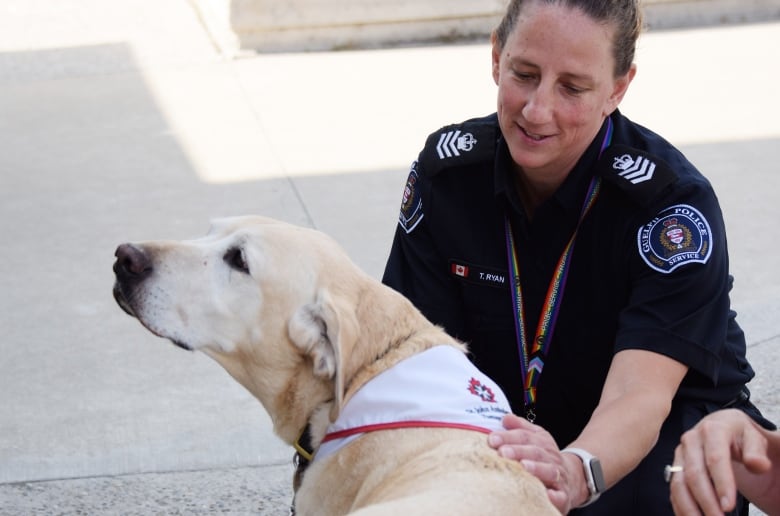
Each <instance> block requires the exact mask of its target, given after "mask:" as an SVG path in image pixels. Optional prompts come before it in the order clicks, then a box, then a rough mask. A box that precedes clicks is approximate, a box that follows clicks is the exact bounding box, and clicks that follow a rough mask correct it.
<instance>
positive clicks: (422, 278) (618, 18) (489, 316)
mask: <svg viewBox="0 0 780 516" xmlns="http://www.w3.org/2000/svg"><path fill="white" fill-rule="evenodd" d="M637 4H638V2H637V1H635V0H513V1H512V2H511V3H510V5H509V7H508V10H507V13H506V15H505V17H504V19H503V21H502V23H501V24H500V26H499V27H498V29H497V30H496V31H495V33H494V35H493V38H492V42H493V51H492V63H493V68H492V70H493V78H494V79H495V82H496V84H497V85H498V110H497V113H496V114H494V115H491V116H488V117H485V118H480V119H474V120H469V121H467V122H464V123H462V124H457V125H453V126H448V127H444V128H442V129H440V130H439V131H437V132H435V133H433V134H432V135H431V136H430V137H429V139H428V141H427V142H426V145H425V148H424V149H423V151H422V152H421V153H420V156H419V158H418V160H417V161H416V162H415V163H414V164H413V166H412V169H411V172H410V174H409V179H408V181H407V184H406V189H405V191H404V198H403V203H402V207H401V215H400V218H399V226H398V228H397V231H396V235H395V239H394V242H393V247H392V250H391V253H390V257H389V260H388V263H387V267H386V270H385V275H384V279H383V281H384V282H385V283H386V284H388V285H390V286H391V287H393V288H395V289H396V290H398V291H400V292H402V293H403V294H404V295H406V296H407V297H408V298H409V299H411V300H412V302H413V303H414V304H415V305H416V306H417V307H418V308H420V310H421V311H422V312H423V313H424V314H425V315H426V316H427V317H428V318H429V319H431V320H432V321H433V322H435V323H437V324H440V325H442V326H443V327H444V328H445V329H446V330H447V331H448V332H450V333H451V334H453V335H454V336H456V337H458V338H460V339H462V340H464V341H466V342H468V343H469V345H470V350H471V353H472V358H473V360H474V362H475V363H476V364H477V365H478V366H479V367H480V368H481V369H482V370H483V371H484V372H486V373H488V374H489V375H491V376H492V377H493V378H494V379H495V380H496V381H497V382H498V383H499V385H501V387H502V388H503V389H504V391H505V392H506V394H507V396H508V397H509V400H510V402H511V403H512V407H513V411H514V412H515V413H517V414H520V415H522V416H523V417H517V416H511V417H508V418H507V419H506V420H505V421H504V426H505V427H506V429H507V430H506V431H505V432H498V433H495V434H493V435H491V436H490V442H491V444H492V445H493V446H495V447H496V448H497V449H498V452H499V453H501V454H503V455H504V456H507V457H511V458H514V459H517V460H520V461H522V462H523V463H524V464H525V465H526V467H527V468H528V469H529V470H530V471H531V472H532V473H534V474H535V475H536V476H537V477H538V478H540V479H541V480H542V482H543V483H544V484H545V485H546V486H547V488H548V492H549V495H550V498H551V500H552V501H553V503H554V504H555V505H556V506H557V507H558V508H559V509H560V510H561V511H562V512H564V513H565V512H568V511H569V510H572V509H579V510H578V511H577V513H578V514H609V515H614V514H632V515H641V514H647V515H653V516H658V515H661V514H671V513H672V508H671V504H670V502H669V491H668V485H666V483H665V482H664V479H663V468H664V465H666V464H669V463H671V460H672V458H673V453H674V447H675V446H676V444H677V442H678V441H679V437H680V435H681V434H682V433H683V432H684V431H685V430H686V429H688V428H690V427H691V426H693V424H695V422H696V421H698V420H699V419H700V418H701V417H703V416H704V415H705V414H706V413H708V412H710V411H713V410H715V409H717V408H720V407H722V406H726V405H731V406H734V407H737V408H740V409H742V410H745V411H749V412H750V413H751V414H752V415H753V416H754V417H755V418H760V414H759V413H758V411H757V410H756V409H755V407H753V406H752V405H751V404H750V402H749V400H748V392H747V389H746V388H745V384H746V383H747V382H748V381H749V380H750V379H751V378H752V376H753V371H752V369H751V367H750V365H749V364H748V363H747V361H746V359H745V341H744V337H743V334H742V331H741V330H740V328H739V326H738V325H737V323H736V321H735V320H734V314H733V312H732V311H731V310H730V307H729V295H728V293H729V290H730V287H731V278H730V276H729V273H728V253H727V250H726V238H725V233H724V225H723V220H722V215H721V211H720V208H719V206H718V203H717V199H716V197H715V194H714V193H713V191H712V188H711V186H710V184H709V183H708V182H707V180H706V179H705V178H704V177H702V175H701V174H700V173H699V172H698V171H697V170H696V169H695V168H694V167H693V165H691V164H690V163H689V162H688V161H687V160H686V159H685V157H684V156H683V155H682V154H681V153H680V152H679V151H677V150H676V149H675V148H673V147H672V146H671V145H670V144H669V143H668V142H666V141H665V140H663V139H662V138H661V137H659V136H658V135H656V134H654V133H652V132H650V131H649V130H647V129H645V128H643V127H640V126H639V125H637V124H634V123H633V122H631V121H629V120H628V119H627V118H625V117H624V116H622V115H621V114H620V113H619V112H618V111H617V106H618V104H619V103H620V101H621V100H622V98H623V96H624V95H625V93H626V91H627V89H628V87H629V85H630V83H631V81H632V79H633V78H634V75H635V73H636V69H635V66H634V64H633V57H634V48H635V44H636V40H637V37H638V34H639V30H640V27H641V15H640V12H639V8H638V5H637ZM537 321H538V323H537ZM763 423H764V424H766V425H770V423H768V422H765V421H763ZM562 449H563V450H562Z"/></svg>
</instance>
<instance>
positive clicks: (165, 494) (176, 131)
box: [0, 0, 780, 515]
mask: <svg viewBox="0 0 780 516" xmlns="http://www.w3.org/2000/svg"><path fill="white" fill-rule="evenodd" d="M152 3H154V6H155V9H151V8H150V6H151V5H152ZM160 6H163V7H162V8H161V7H160ZM0 9H2V10H3V11H2V12H0V114H1V115H0V142H1V143H0V149H2V152H0V235H2V237H3V244H2V247H1V248H0V258H1V259H2V260H1V261H0V263H2V265H3V269H4V270H3V274H1V275H0V292H1V293H2V295H0V328H2V335H3V338H2V340H1V341H0V350H1V351H2V353H0V514H2V515H5V514H8V515H11V514H75V513H88V514H147V513H162V514H185V513H186V514H206V513H216V512H232V513H254V514H278V513H281V512H282V511H283V510H284V507H285V506H286V504H287V503H288V496H289V485H288V474H289V473H290V466H289V459H290V455H291V451H290V450H289V449H288V448H287V447H286V446H285V445H283V444H282V443H281V442H280V441H279V440H278V439H277V438H276V437H274V436H273V434H272V431H271V429H270V423H269V421H268V418H267V416H266V415H265V414H264V412H263V410H262V407H261V406H260V405H259V404H258V403H257V402H256V401H255V400H254V399H253V398H251V397H250V396H249V395H248V394H247V393H245V392H244V391H243V390H242V388H240V387H239V386H238V385H237V384H236V383H235V382H233V380H232V379H231V378H229V377H228V375H227V374H226V373H224V372H223V371H222V370H221V369H220V368H219V367H218V366H217V365H216V364H214V363H212V362H211V361H210V360H209V359H207V358H206V357H205V356H204V355H199V354H189V353H185V352H182V351H181V350H179V349H176V348H174V347H173V346H170V345H168V343H167V342H165V341H162V340H160V339H157V338H155V337H153V336H151V335H150V334H149V333H147V332H146V331H145V330H143V329H142V328H141V327H140V325H139V324H138V323H137V322H136V321H134V320H132V319H131V318H129V317H127V316H125V315H124V314H123V313H122V312H121V311H120V310H119V309H118V308H117V307H116V306H115V304H114V301H113V299H112V297H111V285H112V283H113V275H112V272H111V264H112V261H113V251H114V248H115V247H116V245H117V244H119V243H121V242H123V241H128V240H141V239H150V238H187V237H193V236H199V235H201V234H203V233H204V232H205V230H206V229H207V227H208V221H209V219H211V218H213V217H218V216H224V215H235V214H244V213H261V214H264V215H269V216H272V217H277V218H280V219H284V220H287V221H290V222H293V223H297V224H303V225H310V226H314V227H317V228H318V229H321V230H323V231H325V232H327V233H330V234H331V235H333V236H334V237H335V238H336V239H338V240H339V241H340V242H341V243H342V244H343V245H344V246H345V247H346V249H347V250H348V252H349V253H350V254H351V255H352V256H353V258H354V259H355V261H356V262H357V263H358V264H359V265H361V266H363V267H364V268H365V269H366V270H367V271H368V272H369V273H371V274H372V275H374V276H379V275H380V274H381V270H382V267H383V264H384V260H385V257H386V254H387V251H388V248H389V243H390V239H391V236H392V232H393V229H394V225H395V217H396V214H397V210H398V206H399V203H400V197H401V189H402V187H403V185H404V182H405V178H406V171H407V167H408V165H409V163H410V162H411V161H412V160H413V159H414V158H415V157H416V154H417V152H418V150H419V147H420V146H421V145H422V143H423V142H424V139H425V136H426V135H427V134H428V133H429V132H430V131H432V130H433V129H435V128H437V127H439V126H441V125H443V124H445V123H449V122H454V121H459V120H462V119H465V118H467V117H471V116H475V115H481V114H486V113H489V112H491V111H492V110H494V103H495V100H494V99H495V87H494V85H493V83H492V81H491V78H490V62H489V60H490V54H489V48H488V46H487V45H486V44H470V45H447V46H440V47H424V48H405V49H395V50H381V51H367V52H343V53H327V54H287V55H270V56H253V57H248V58H245V59H238V60H226V59H224V58H222V57H221V56H220V55H219V53H218V52H217V51H216V50H215V48H214V46H213V45H212V43H211V41H210V40H209V38H208V36H207V35H206V33H205V32H204V31H203V29H202V27H201V26H200V25H199V23H198V21H197V18H196V17H195V15H194V13H193V11H192V10H191V8H190V6H189V4H188V3H187V2H186V1H185V0H172V1H169V2H162V3H161V2H154V0H126V1H123V2H104V1H102V0H80V2H51V1H45V0H37V1H30V0H13V1H6V2H4V6H3V7H1V8H0ZM777 48H780V24H778V23H776V22H774V23H766V24H757V25H740V26H731V27H715V28H707V29H690V30H684V31H667V32H658V33H648V34H646V35H645V36H644V37H643V39H642V40H641V44H640V49H639V55H638V63H639V68H640V71H639V75H638V77H637V79H636V80H635V82H634V84H633V85H632V88H631V91H630V92H629V96H628V98H627V99H626V101H625V102H624V104H623V106H622V109H623V111H624V113H626V114H627V115H628V116H630V117H632V118H633V119H635V120H636V121H639V122H642V123H645V124H646V125H648V126H650V127H652V128H654V129H655V130H657V131H658V132H660V133H662V134H664V135H666V136H667V137H668V138H669V139H670V140H671V141H673V142H674V143H677V144H679V145H680V146H681V147H682V149H683V150H684V151H685V152H686V153H687V154H688V155H689V156H690V157H691V158H692V160H693V161H694V162H695V163H697V164H698V165H699V167H700V168H701V169H702V170H703V171H704V172H705V173H706V174H707V175H708V176H709V177H710V178H711V180H712V181H713V183H714V184H715V186H716V189H717V191H718V192H719V195H720V199H721V203H722V205H723V209H724V212H725V216H726V223H727V226H728V229H729V245H730V251H731V261H732V270H733V273H734V275H735V276H736V283H735V291H734V295H733V302H734V306H735V308H736V310H737V311H738V312H739V313H740V320H741V322H742V325H743V327H744V328H745V330H746V332H747V335H748V339H749V357H750V359H751V360H752V362H753V365H754V367H755V369H756V370H757V371H758V373H759V376H758V377H757V379H756V380H755V381H754V383H753V384H752V388H753V391H754V397H755V400H756V402H757V403H758V405H759V406H760V407H761V408H762V409H763V410H764V411H765V412H766V413H767V415H769V416H770V417H771V418H773V419H774V420H775V421H780V387H778V383H777V371H778V370H780V331H778V326H777V323H776V321H777V320H779V319H780V269H778V267H777V264H778V259H777V256H778V251H780V246H779V245H778V240H777V236H778V232H777V229H776V226H775V224H776V222H775V221H777V220H779V219H780V202H778V201H780V190H779V189H778V187H780V179H778V175H777V172H776V168H777V167H776V165H775V160H774V159H772V158H771V156H773V154H774V153H775V152H776V149H777V148H778V144H779V143H780V125H778V123H777V120H780V103H778V101H777V98H776V92H775V91H774V85H775V84H777V82H778V79H780V71H779V70H778V68H777V66H776V65H775V64H774V63H776V56H775V55H774V54H775V50H774V49H777Z"/></svg>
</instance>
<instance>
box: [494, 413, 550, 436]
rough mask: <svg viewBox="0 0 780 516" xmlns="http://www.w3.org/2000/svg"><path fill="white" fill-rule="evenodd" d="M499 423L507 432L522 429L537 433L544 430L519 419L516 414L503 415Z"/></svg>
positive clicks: (524, 419)
mask: <svg viewBox="0 0 780 516" xmlns="http://www.w3.org/2000/svg"><path fill="white" fill-rule="evenodd" d="M501 423H502V424H503V425H504V428H506V429H507V430H514V429H522V430H528V431H532V432H539V431H543V430H544V429H543V428H542V427H540V426H539V425H535V424H533V423H531V422H530V421H528V420H527V419H526V418H524V417H520V416H518V415H516V414H507V415H505V416H504V419H503V420H502V421H501Z"/></svg>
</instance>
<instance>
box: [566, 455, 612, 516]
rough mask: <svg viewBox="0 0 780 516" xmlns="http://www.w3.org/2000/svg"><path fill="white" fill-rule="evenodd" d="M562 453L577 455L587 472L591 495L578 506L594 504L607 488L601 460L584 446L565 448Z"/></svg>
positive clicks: (586, 481) (586, 477)
mask: <svg viewBox="0 0 780 516" xmlns="http://www.w3.org/2000/svg"><path fill="white" fill-rule="evenodd" d="M561 453H571V454H572V455H576V456H577V457H579V458H580V460H581V461H582V469H583V471H584V472H585V483H586V484H587V486H588V492H589V493H590V497H589V498H588V499H587V500H586V501H585V503H583V504H582V505H579V506H577V507H578V508H579V507H585V506H587V505H590V504H592V503H593V502H595V501H596V500H598V499H599V496H601V493H603V492H604V491H605V490H606V486H605V485H604V474H603V473H602V471H601V463H600V462H599V460H598V459H597V458H596V457H595V456H594V455H592V454H591V453H589V452H588V451H586V450H583V449H582V448H564V449H563V450H561Z"/></svg>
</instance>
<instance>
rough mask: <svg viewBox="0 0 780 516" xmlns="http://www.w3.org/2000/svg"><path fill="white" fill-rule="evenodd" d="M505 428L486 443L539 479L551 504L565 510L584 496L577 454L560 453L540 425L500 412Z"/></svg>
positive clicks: (584, 497) (583, 484) (585, 491)
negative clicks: (502, 415) (518, 462)
mask: <svg viewBox="0 0 780 516" xmlns="http://www.w3.org/2000/svg"><path fill="white" fill-rule="evenodd" d="M503 424H504V428H506V430H504V431H499V432H493V433H492V434H490V436H488V443H489V444H490V446H492V447H493V448H495V449H496V450H497V451H498V453H499V455H501V456H502V457H506V458H507V459H513V460H517V461H520V463H522V464H523V466H524V467H525V469H527V470H528V472H529V473H531V474H532V475H534V476H535V477H537V478H538V479H539V480H541V481H542V483H543V484H544V486H545V487H546V488H547V494H548V496H549V497H550V501H551V502H552V503H553V505H555V507H556V508H557V509H558V510H559V511H561V513H562V514H566V513H567V512H569V511H570V510H571V509H572V508H573V507H576V505H578V504H579V503H582V502H584V501H585V500H586V499H587V492H588V491H587V486H586V484H585V477H584V473H583V469H582V462H581V461H580V459H579V457H577V456H575V455H571V454H568V453H564V454H562V453H561V452H560V450H559V449H558V445H557V444H555V440H554V439H553V438H552V436H551V435H550V434H549V433H548V432H547V431H546V430H545V429H544V428H542V427H540V426H537V425H534V424H533V423H530V422H528V421H527V420H526V419H524V418H522V417H519V416H515V415H512V414H510V415H507V416H504V420H503Z"/></svg>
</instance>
